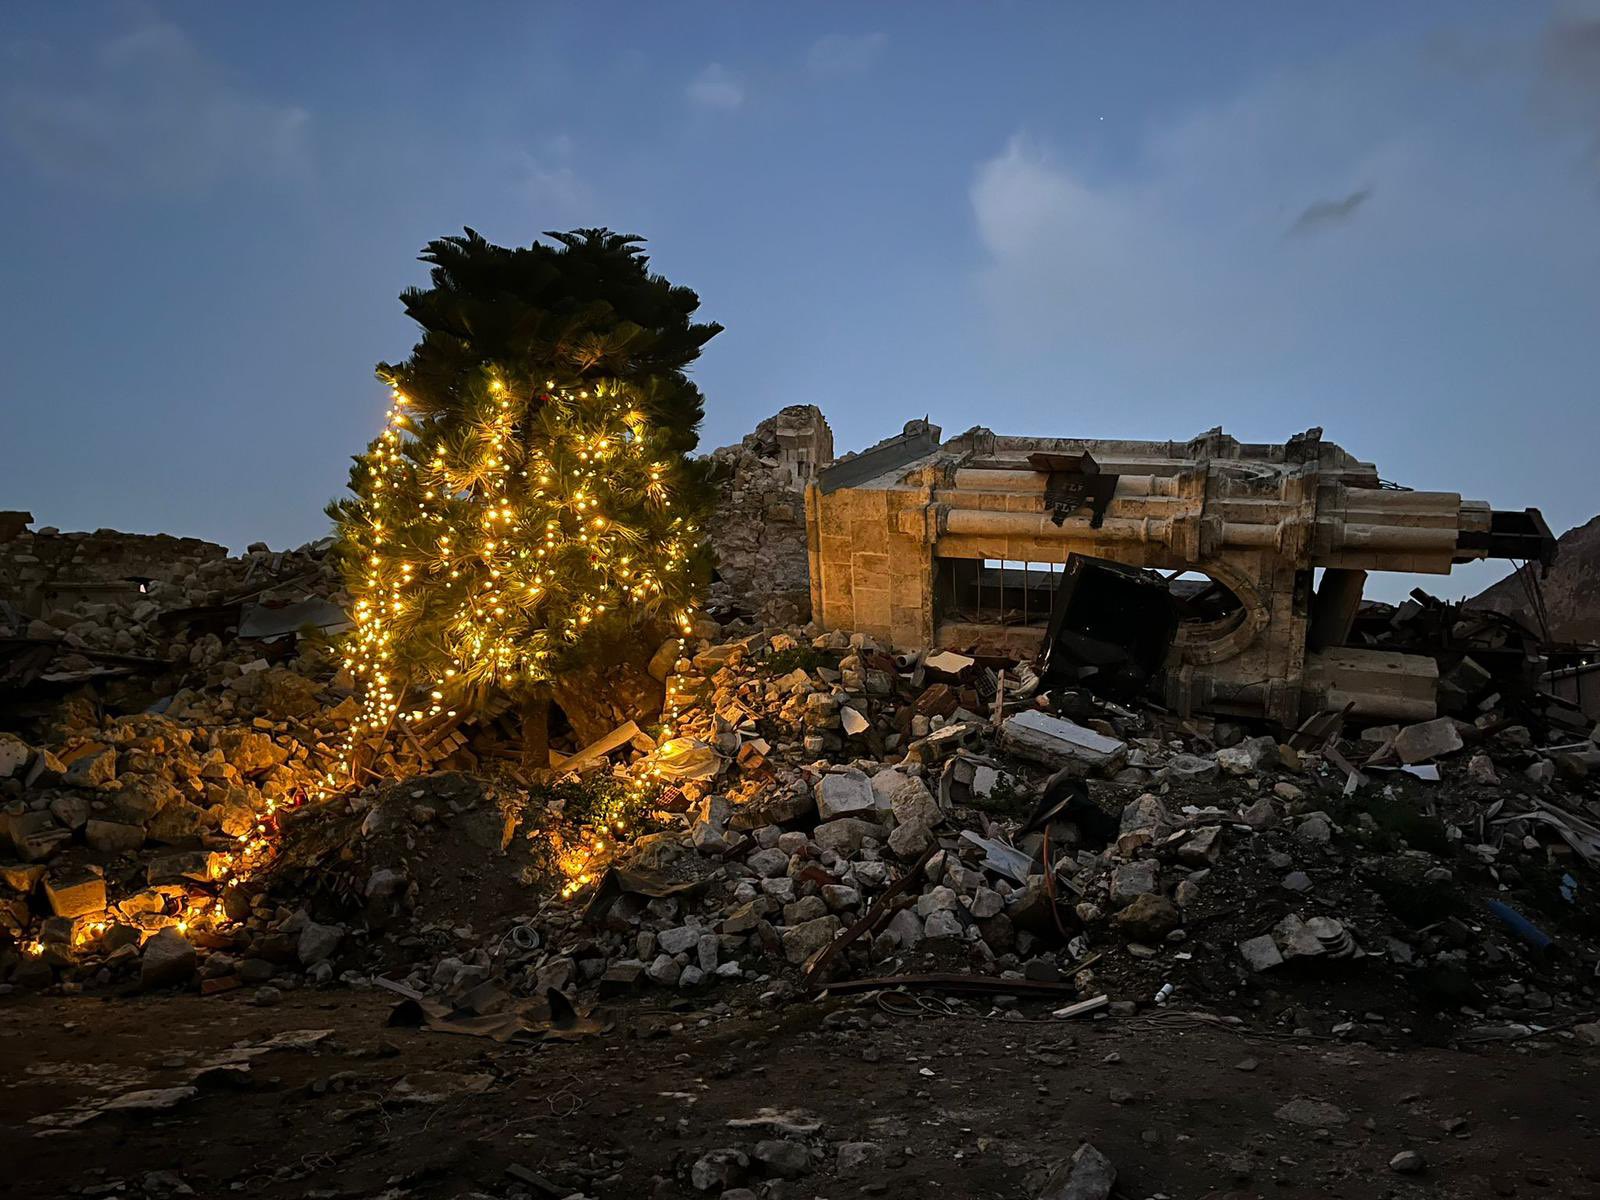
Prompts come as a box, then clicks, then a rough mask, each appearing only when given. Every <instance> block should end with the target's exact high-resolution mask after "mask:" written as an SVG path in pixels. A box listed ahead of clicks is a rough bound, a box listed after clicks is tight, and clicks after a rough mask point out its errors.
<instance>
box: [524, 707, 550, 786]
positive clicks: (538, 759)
mask: <svg viewBox="0 0 1600 1200" xmlns="http://www.w3.org/2000/svg"><path fill="white" fill-rule="evenodd" d="M522 769H523V770H524V771H548V770H549V769H550V694H549V693H548V692H546V691H543V690H541V691H538V692H536V693H534V694H533V695H531V696H527V697H525V698H524V699H523V701H522Z"/></svg>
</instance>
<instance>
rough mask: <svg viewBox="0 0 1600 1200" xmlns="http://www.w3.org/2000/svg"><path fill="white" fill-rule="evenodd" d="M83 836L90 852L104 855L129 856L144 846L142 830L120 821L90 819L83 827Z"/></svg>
mask: <svg viewBox="0 0 1600 1200" xmlns="http://www.w3.org/2000/svg"><path fill="white" fill-rule="evenodd" d="M83 836H84V840H85V841H86V842H88V843H89V848H90V849H91V850H94V851H96V852H98V853H100V854H106V855H114V854H129V853H132V852H133V851H135V850H137V849H138V848H139V847H140V846H142V845H144V829H143V828H142V827H140V826H138V825H124V824H122V823H121V822H120V821H98V820H95V819H93V818H91V819H90V820H89V821H88V822H87V823H86V824H85V825H84V829H83Z"/></svg>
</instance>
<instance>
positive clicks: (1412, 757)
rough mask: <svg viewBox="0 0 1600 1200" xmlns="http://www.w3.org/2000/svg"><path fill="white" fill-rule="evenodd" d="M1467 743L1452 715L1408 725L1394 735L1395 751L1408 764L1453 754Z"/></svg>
mask: <svg viewBox="0 0 1600 1200" xmlns="http://www.w3.org/2000/svg"><path fill="white" fill-rule="evenodd" d="M1464 745H1465V743H1464V742H1462V740H1461V731H1460V730H1459V729H1457V728H1456V723H1455V720H1454V718H1452V717H1439V718H1438V719H1437V720H1433V721H1422V722H1420V723H1418V724H1416V725H1407V726H1406V727H1405V728H1404V729H1402V730H1401V731H1400V732H1399V733H1397V734H1395V735H1394V751H1395V753H1396V754H1398V755H1399V756H1400V761H1401V762H1403V763H1406V764H1407V765H1408V766H1409V765H1410V764H1412V763H1420V762H1427V761H1428V760H1429V759H1434V758H1439V757H1441V756H1443V755H1446V754H1453V753H1455V752H1456V751H1457V750H1460V749H1461V748H1462V747H1463V746H1464Z"/></svg>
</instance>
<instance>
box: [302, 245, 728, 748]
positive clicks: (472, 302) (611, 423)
mask: <svg viewBox="0 0 1600 1200" xmlns="http://www.w3.org/2000/svg"><path fill="white" fill-rule="evenodd" d="M546 236H547V237H549V238H551V239H553V243H554V244H549V243H539V242H535V243H534V244H533V245H530V246H525V247H516V248H508V247H503V246H496V245H492V244H490V243H489V242H487V241H485V240H484V239H483V238H482V237H480V236H479V235H478V234H477V233H475V232H473V231H472V230H471V229H468V230H467V231H466V233H465V235H464V236H461V237H447V238H441V239H439V240H438V241H435V242H432V243H430V244H429V245H428V247H427V249H426V250H425V251H424V253H423V255H422V260H423V261H424V262H428V263H431V264H432V272H431V285H430V286H429V287H426V288H414V289H411V290H408V291H407V292H405V293H404V294H403V295H402V297H401V299H402V301H403V302H404V304H405V307H406V312H407V314H408V315H410V316H411V317H412V318H413V319H414V320H415V321H416V322H417V323H418V324H419V325H420V326H421V327H422V331H423V332H422V337H421V339H420V340H419V341H418V342H417V344H416V346H415V347H414V348H413V349H412V352H411V356H410V357H409V358H408V359H406V360H405V361H404V362H400V363H385V364H380V366H379V367H378V375H379V377H380V378H381V379H382V380H384V382H386V383H387V384H388V385H389V386H390V388H391V389H392V404H391V407H390V409H389V413H388V420H387V424H386V426H385V428H384V430H383V433H382V434H381V435H380V436H379V437H378V438H377V439H376V440H375V441H374V442H373V443H372V444H371V446H370V447H369V448H368V450H367V452H366V454H364V455H362V456H360V457H358V458H357V459H356V460H355V466H354V468H353V470H352V472H351V477H350V490H351V491H352V493H354V494H353V496H352V497H350V498H347V499H343V500H340V501H337V502H336V503H335V504H333V505H332V506H330V509H329V512H330V514H331V515H332V516H333V517H334V518H335V520H336V522H337V524H338V533H339V544H340V548H341V554H342V562H343V565H344V569H345V576H346V581H347V586H348V588H349V591H350V593H351V596H352V598H353V601H354V612H353V614H352V615H353V618H354V620H355V623H356V627H355V630H354V632H353V634H352V635H351V640H350V643H349V647H348V652H347V663H348V665H349V667H350V669H351V671H352V673H353V674H354V675H355V677H356V679H357V681H358V684H359V686H360V687H361V689H362V693H363V696H364V698H365V705H364V713H363V717H362V721H361V723H360V724H361V728H360V729H358V731H357V732H358V736H359V735H364V734H369V733H371V732H372V731H374V730H375V729H377V728H379V727H385V728H387V727H389V726H391V725H392V723H393V721H394V720H395V718H396V717H397V716H398V717H400V718H402V719H414V718H416V717H418V716H426V715H428V714H430V713H435V712H438V711H439V709H440V707H441V706H444V705H452V706H453V705H460V704H466V703H470V700H471V697H472V694H473V693H478V694H481V693H482V692H483V691H484V690H486V689H488V688H492V687H497V688H501V689H506V690H508V691H510V692H512V693H514V694H515V695H517V696H518V697H519V698H520V699H522V700H523V701H524V703H525V706H526V711H529V712H531V713H534V714H540V713H542V711H543V706H544V705H545V703H546V702H547V701H548V699H549V698H550V697H551V696H555V697H556V698H557V699H558V700H560V701H561V702H562V706H563V708H565V709H567V710H568V714H569V716H570V717H571V718H572V722H573V725H574V727H575V728H576V729H577V730H578V732H579V733H580V735H586V734H589V733H593V732H594V731H595V730H596V729H600V728H602V726H604V727H609V723H610V721H611V720H612V719H613V718H614V717H615V716H617V715H618V714H620V713H622V712H625V711H627V710H629V709H634V710H638V709H642V708H649V707H650V699H649V684H648V680H646V683H645V685H644V687H643V688H642V689H641V687H640V686H639V680H640V678H641V677H643V676H644V671H643V663H644V661H645V660H647V659H648V657H649V653H650V650H652V649H654V647H655V646H656V645H659V643H660V641H661V639H662V637H663V636H665V635H666V634H668V633H670V632H672V631H674V630H675V629H676V628H686V627H687V624H688V622H689V619H690V618H689V606H690V605H691V603H692V601H693V599H694V596H695V593H696V590H697V587H698V586H699V584H700V582H701V581H702V579H703V577H704V576H703V571H702V569H701V564H700V561H699V558H700V556H699V553H698V552H697V546H698V545H699V543H700V538H701V534H700V529H701V525H702V523H703V521H704V520H705V517H706V514H707V512H708V509H709V505H710V499H711V491H710V487H709V485H708V481H707V479H706V471H705V468H704V466H703V465H702V464H700V463H698V462H695V461H693V460H691V459H690V458H689V457H688V453H689V452H690V451H691V450H693V449H694V447H695V445H696V442H697V438H698V433H697V431H698V427H699V423H700V419H701V414H702V398H701V395H700V391H699V389H698V388H696V387H695V385H694V384H693V383H692V382H691V381H690V380H689V378H688V376H687V375H686V373H685V370H686V368H687V367H688V365H689V364H690V363H691V362H693V361H694V359H695V358H696V357H698V355H699V353H700V348H701V347H702V346H703V345H705V343H706V342H707V341H708V340H709V339H710V338H712V337H713V336H714V335H716V334H717V333H718V332H720V330H721V327H720V326H718V325H715V324H697V323H695V322H694V321H693V319H692V318H693V316H694V313H695V310H696V309H697V308H698V307H699V297H698V296H696V295H695V293H694V292H692V291H690V290H689V289H688V288H683V287H675V286H673V285H672V284H670V283H668V282H667V281H666V280H665V279H663V278H661V277H660V276H659V275H653V274H651V273H650V271H649V264H648V259H647V258H646V256H645V254H644V251H643V250H642V248H641V246H640V239H639V238H637V237H632V236H625V235H621V234H616V233H612V232H610V231H609V230H605V229H580V230H576V231H574V232H572V233H562V234H556V233H553V234H547V235H546ZM656 702H657V703H659V695H658V694H657V700H656ZM628 715H633V716H647V715H649V714H648V713H647V712H641V711H633V712H630V713H629V714H628ZM534 719H538V720H540V721H541V722H542V717H537V718H534V717H530V720H534ZM542 736H543V733H542V730H539V729H534V728H532V727H531V726H530V737H531V738H533V739H535V740H537V739H540V738H542ZM538 753H540V754H542V747H541V748H540V750H539V751H538ZM539 765H543V764H542V763H541V764H539Z"/></svg>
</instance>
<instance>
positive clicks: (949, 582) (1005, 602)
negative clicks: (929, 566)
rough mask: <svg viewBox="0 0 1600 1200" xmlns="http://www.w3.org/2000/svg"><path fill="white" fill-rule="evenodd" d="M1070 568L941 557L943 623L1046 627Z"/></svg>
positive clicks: (937, 590)
mask: <svg viewBox="0 0 1600 1200" xmlns="http://www.w3.org/2000/svg"><path fill="white" fill-rule="evenodd" d="M1064 569H1065V564H1064V563H1039V562H1013V561H1011V560H1008V559H1006V560H1003V559H995V558H988V559H974V558H941V559H940V560H939V566H938V571H937V575H936V579H935V591H934V594H935V596H936V598H937V600H938V604H939V616H940V619H941V620H944V621H962V622H967V623H970V624H975V625H1023V626H1030V625H1037V626H1040V627H1043V626H1046V625H1048V624H1049V623H1050V613H1051V610H1052V608H1053V606H1054V603H1055V595H1056V587H1057V585H1058V584H1059V583H1060V582H1061V572H1062V571H1063V570H1064Z"/></svg>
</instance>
